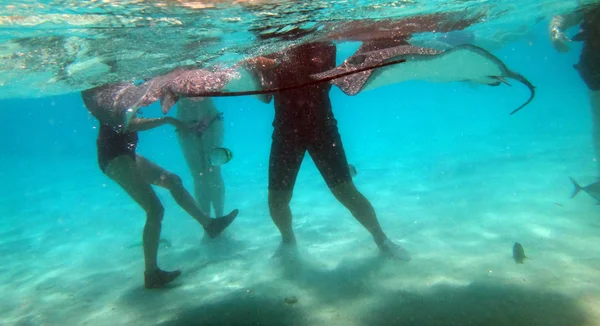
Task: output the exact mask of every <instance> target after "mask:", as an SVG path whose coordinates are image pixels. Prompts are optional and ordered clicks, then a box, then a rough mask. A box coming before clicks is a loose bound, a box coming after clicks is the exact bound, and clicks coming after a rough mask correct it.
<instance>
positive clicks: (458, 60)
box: [312, 45, 535, 114]
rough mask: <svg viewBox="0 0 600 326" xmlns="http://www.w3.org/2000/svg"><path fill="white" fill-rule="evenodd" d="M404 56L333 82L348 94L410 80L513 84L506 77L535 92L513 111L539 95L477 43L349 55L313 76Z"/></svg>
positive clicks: (318, 77)
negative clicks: (444, 49) (340, 63)
mask: <svg viewBox="0 0 600 326" xmlns="http://www.w3.org/2000/svg"><path fill="white" fill-rule="evenodd" d="M400 59H404V60H406V61H405V62H403V63H401V64H394V65H389V66H385V67H380V68H377V69H373V70H370V71H365V72H360V73H356V74H353V75H349V76H345V77H341V78H338V79H334V80H333V81H332V84H334V85H336V86H338V87H339V88H340V89H341V90H342V91H343V92H344V93H345V94H347V95H356V94H358V93H359V92H361V91H367V90H371V89H376V88H380V87H383V86H387V85H391V84H397V83H401V82H405V81H409V80H423V81H429V82H442V83H447V82H470V83H477V84H484V85H489V86H498V85H500V83H505V84H507V85H510V84H508V82H506V80H504V78H513V79H515V80H517V81H519V82H521V83H523V84H524V85H525V86H527V87H528V88H529V89H530V91H531V96H530V97H529V99H528V100H527V102H525V104H523V105H521V106H520V107H519V108H518V109H516V110H514V111H513V112H512V113H514V112H516V111H518V110H520V109H521V108H522V107H524V106H525V105H527V104H528V103H529V102H531V100H532V99H533V97H534V96H535V90H534V88H535V87H534V86H533V85H532V84H531V83H530V82H529V81H528V80H527V79H526V78H525V77H523V76H522V75H520V74H517V73H515V72H512V71H511V70H509V69H508V68H507V67H506V65H505V64H504V63H503V62H502V61H501V60H500V59H498V58H497V57H495V56H494V55H493V54H491V53H490V52H488V51H486V50H484V49H482V48H480V47H477V46H473V45H461V46H456V47H453V48H451V49H449V50H446V51H439V50H435V49H430V48H423V47H417V46H411V45H402V46H397V47H393V48H386V49H381V50H376V51H370V52H365V53H359V54H355V55H353V56H351V57H350V58H348V60H346V61H345V62H344V63H343V64H342V65H340V66H339V67H336V68H334V69H331V70H329V71H326V72H323V73H320V74H315V75H312V77H313V78H315V79H323V78H326V77H330V76H335V75H337V74H340V72H350V71H352V70H353V69H358V68H361V69H364V68H365V67H369V66H372V67H375V66H377V65H378V64H381V63H385V62H389V61H392V60H400ZM512 113H511V114H512Z"/></svg>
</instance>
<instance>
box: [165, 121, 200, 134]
mask: <svg viewBox="0 0 600 326" xmlns="http://www.w3.org/2000/svg"><path fill="white" fill-rule="evenodd" d="M165 120H167V123H168V124H170V125H172V126H173V127H175V130H176V131H177V132H182V133H191V132H193V131H194V124H188V123H185V122H183V121H181V120H179V119H175V118H173V117H165Z"/></svg>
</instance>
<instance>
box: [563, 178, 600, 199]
mask: <svg viewBox="0 0 600 326" xmlns="http://www.w3.org/2000/svg"><path fill="white" fill-rule="evenodd" d="M569 179H571V182H572V183H573V187H575V189H573V193H572V194H571V198H573V197H575V196H577V194H578V193H579V192H580V191H582V190H583V191H584V192H586V193H587V194H588V195H590V196H592V198H594V199H596V200H597V201H598V203H596V205H600V180H598V181H596V182H594V183H592V184H589V185H587V186H585V187H582V186H580V185H579V184H578V183H577V182H576V181H575V180H574V179H573V178H571V177H569Z"/></svg>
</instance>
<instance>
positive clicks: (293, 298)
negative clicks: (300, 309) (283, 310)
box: [283, 296, 298, 304]
mask: <svg viewBox="0 0 600 326" xmlns="http://www.w3.org/2000/svg"><path fill="white" fill-rule="evenodd" d="M283 302H285V303H287V304H295V303H297V302H298V298H297V297H296V296H291V297H286V298H285V299H283Z"/></svg>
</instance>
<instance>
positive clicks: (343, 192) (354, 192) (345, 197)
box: [330, 182, 371, 212]
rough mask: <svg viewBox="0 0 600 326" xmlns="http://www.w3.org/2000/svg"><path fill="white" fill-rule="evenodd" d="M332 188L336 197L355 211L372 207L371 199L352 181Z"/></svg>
mask: <svg viewBox="0 0 600 326" xmlns="http://www.w3.org/2000/svg"><path fill="white" fill-rule="evenodd" d="M330 189H331V192H332V193H333V195H334V196H335V198H336V199H337V200H338V201H339V202H340V203H342V205H344V206H346V207H347V208H348V209H349V210H351V211H353V212H355V211H362V210H370V209H371V203H370V202H369V200H367V198H365V196H363V194H361V193H360V192H359V191H358V189H356V186H354V183H352V182H345V183H342V184H339V185H337V186H335V187H331V188H330Z"/></svg>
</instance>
